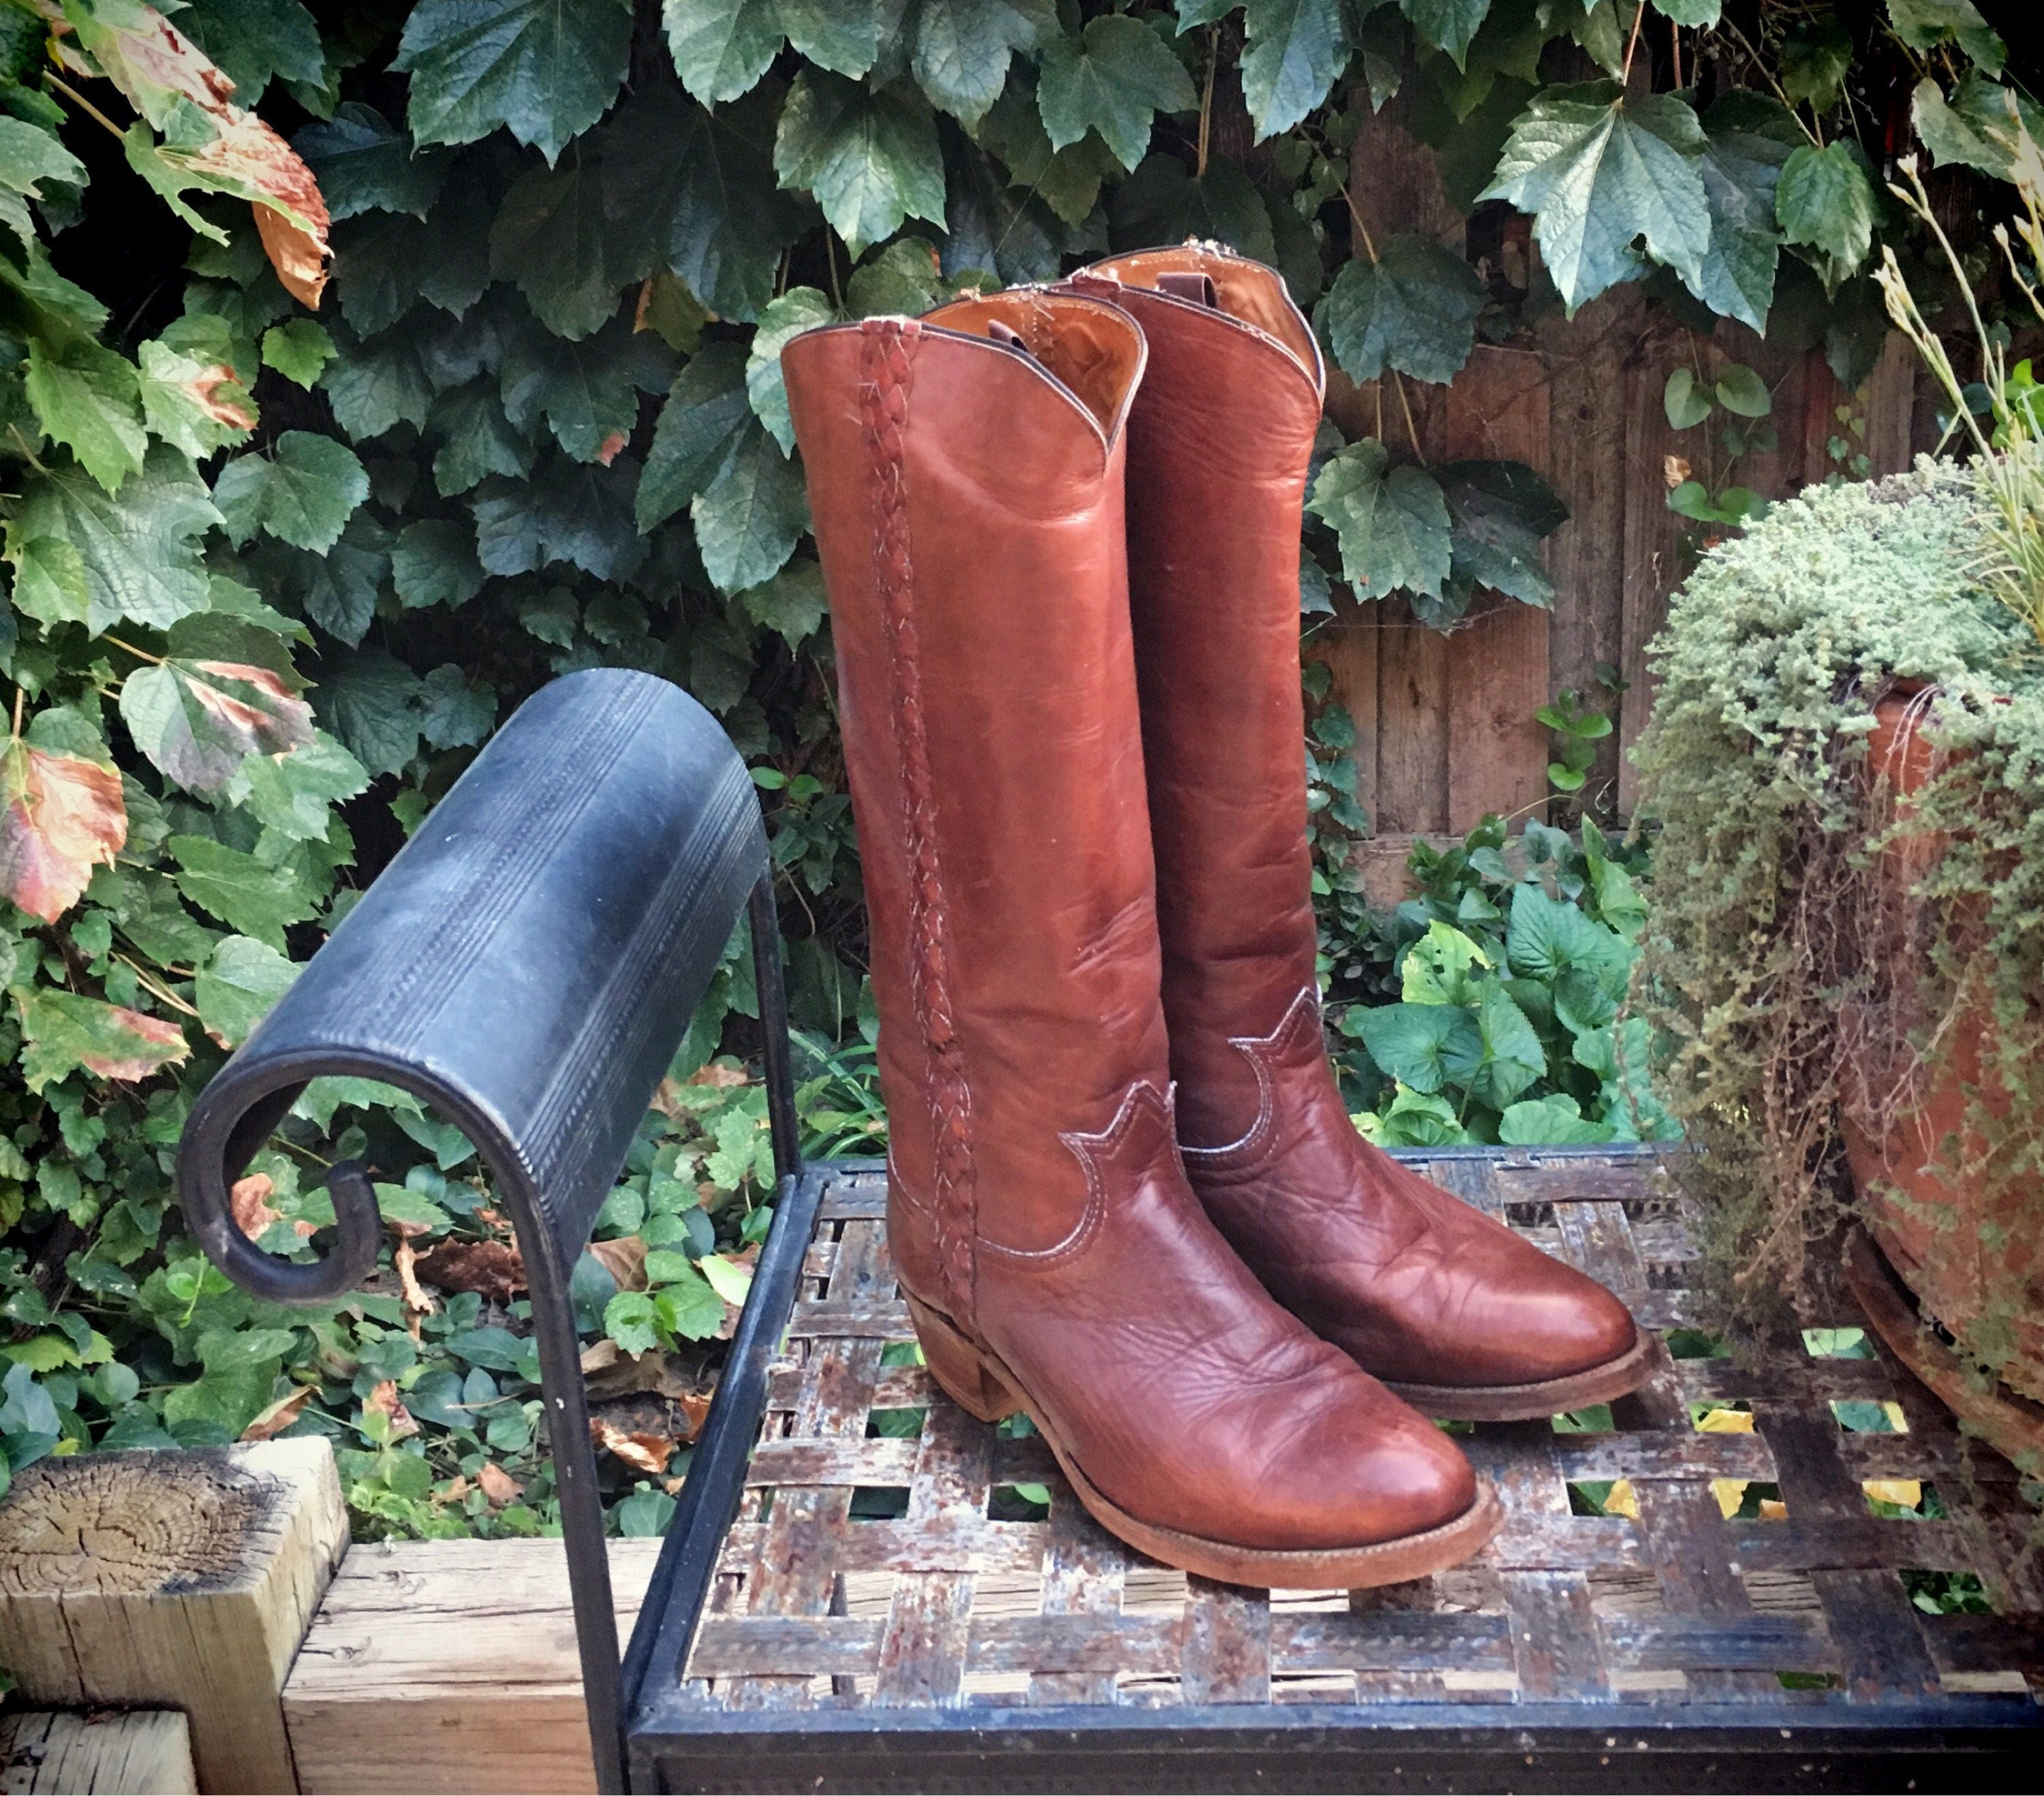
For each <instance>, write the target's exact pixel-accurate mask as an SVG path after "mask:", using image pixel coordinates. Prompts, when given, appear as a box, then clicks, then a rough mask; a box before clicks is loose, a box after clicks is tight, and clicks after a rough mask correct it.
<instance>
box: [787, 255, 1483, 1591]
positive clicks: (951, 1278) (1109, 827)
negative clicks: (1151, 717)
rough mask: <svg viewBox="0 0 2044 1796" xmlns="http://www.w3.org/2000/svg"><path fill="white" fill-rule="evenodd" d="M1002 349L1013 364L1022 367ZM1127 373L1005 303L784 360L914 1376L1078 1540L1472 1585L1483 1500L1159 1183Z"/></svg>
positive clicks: (1153, 947)
mask: <svg viewBox="0 0 2044 1796" xmlns="http://www.w3.org/2000/svg"><path fill="white" fill-rule="evenodd" d="M1018 344H1019V345H1020V346H1021V347H1022V348H1023V349H1025V350H1026V353H1025V352H1018V348H1017V346H1018ZM1143 357H1144V346H1143V339H1142V335H1141V333H1140V331H1139V329H1137V327H1136V326H1135V324H1134V322H1133V321H1131V319H1130V317H1129V316H1128V313H1125V312H1124V311H1123V310H1120V308H1119V307H1117V306H1112V305H1110V304H1108V303H1105V302H1103V301H1102V300H1100V299H1098V298H1085V297H1080V296H1076V295H1070V294H1057V293H1051V292H1047V291H1044V290H1035V289H1024V290H1019V291H1016V292H1013V293H1009V294H995V295H989V296H985V297H979V298H970V299H964V300H959V301H956V302H953V303H951V305H948V306H943V307H940V308H939V310H936V312H934V313H931V314H930V315H928V317H924V318H923V319H921V320H920V321H916V322H913V323H912V322H909V321H905V320H900V319H874V320H868V321H864V322H863V323H861V324H856V325H827V326H824V327H823V328H821V329H817V330H815V331H811V332H808V333H805V334H804V335H802V336H801V337H797V338H795V339H794V340H793V341H792V342H790V344H788V345H787V347H786V349H785V350H784V351H783V352H782V371H783V372H784V374H785V375H786V380H787V387H788V397H789V406H790V414H791V416H792V417H793V421H794V425H795V432H796V436H797V439H798V440H799V441H800V443H801V450H802V457H803V463H804V466H805V469H806V471H807V475H808V479H809V495H810V508H811V512H812V515H813V520H814V523H815V528H816V544H817V550H818V553H819V556H820V559H821V560H822V563H823V567H824V582H825V586H826V589H827V591H828V598H829V602H830V607H831V615H832V631H833V639H834V642H835V645H836V669H837V679H838V692H839V704H840V715H841V717H842V721H843V741H844V746H845V764H846V771H847V779H848V783H849V784H850V786H851V798H852V805H853V808H854V811H855V815H856V817H857V819H858V822H859V841H860V846H861V850H862V854H863V866H864V870H865V883H866V902H867V908H868V913H869V916H870V921H871V925H872V928H871V938H870V939H871V965H872V974H873V983H874V994H875V998H876V1000H877V1002H878V1009H879V1012H880V1022H881V1029H880V1040H879V1062H880V1076H881V1083H882V1089H883V1090H884V1092H885V1094H886V1098H887V1102H888V1115H889V1189H888V1215H887V1230H888V1241H889V1247H890V1249H891V1250H892V1253H893V1260H894V1263H895V1268H896V1271H897V1277H898V1279H899V1281H900V1283H901V1292H902V1295H903V1297H904V1298H905V1300H906V1301H907V1303H908V1306H909V1313H910V1314H911V1316H912V1317H913V1320H914V1322H915V1326H916V1333H917V1335H918V1336H919V1338H920V1340H921V1342H922V1344H923V1350H924V1357H925V1359H926V1361H927V1363H928V1367H929V1371H930V1374H931V1376H932V1378H933V1379H935V1380H936V1383H938V1384H939V1386H941V1387H942V1388H943V1390H945V1391H946V1392H947V1394H949V1395H950V1396H951V1398H953V1399H954V1400H955V1401H956V1402H958V1403H959V1404H960V1405H961V1406H962V1407H963V1408H964V1409H966V1410H967V1411H968V1412H969V1413H971V1414H973V1415H974V1416H976V1417H979V1418H980V1419H981V1420H982V1421H992V1420H993V1419H995V1418H997V1417H1001V1416H1005V1415H1008V1414H1011V1413H1013V1412H1014V1411H1016V1410H1017V1409H1027V1410H1028V1413H1029V1414H1030V1415H1031V1417H1032V1418H1034V1420H1035V1423H1036V1425H1037V1427H1038V1428H1039V1429H1040V1430H1041V1432H1042V1433H1043V1436H1044V1438H1045V1440H1046V1441H1047V1443H1048V1444H1049V1445H1050V1448H1051V1451H1052V1452H1054V1453H1055V1455H1056V1456H1057V1457H1058V1461H1059V1463H1060V1464H1061V1465H1062V1467H1063V1468H1064V1470H1065V1471H1066V1475H1067V1476H1068V1477H1069V1478H1070V1481H1071V1483H1072V1486H1073V1488H1074V1490H1075V1491H1076V1492H1077V1493H1078V1497H1079V1499H1080V1501H1081V1502H1083V1503H1084V1504H1085V1506H1086V1508H1087V1509H1089V1510H1090V1511H1091V1512H1092V1513H1093V1515H1094V1516H1095V1517H1097V1519H1098V1520H1099V1521H1101V1523H1102V1525H1105V1527H1107V1528H1108V1529H1111V1530H1112V1531H1113V1532H1114V1533H1116V1534H1117V1535H1119V1536H1120V1537H1121V1538H1122V1539H1124V1540H1128V1541H1129V1542H1130V1543H1131V1544H1134V1545H1135V1546H1137V1547H1139V1548H1141V1549H1143V1551H1145V1552H1152V1553H1155V1554H1156V1555H1157V1556H1159V1557H1160V1558H1162V1559H1166V1560H1167V1561H1169V1562H1170V1563H1173V1564H1174V1565H1178V1566H1181V1567H1185V1569H1187V1570H1189V1571H1198V1572H1200V1573H1201V1574H1203V1575H1206V1576H1209V1577H1213V1578H1218V1579H1227V1580H1229V1581H1231V1582H1234V1583H1262V1584H1266V1585H1269V1584H1302V1585H1308V1586H1311V1585H1321V1586H1327V1585H1336V1584H1366V1583H1385V1582H1389V1581H1391V1580H1393V1579H1402V1578H1411V1577H1415V1576H1418V1575H1420V1574H1421V1573H1423V1572H1424V1571H1431V1570H1435V1569H1438V1568H1439V1567H1441V1566H1443V1565H1447V1564H1450V1563H1454V1562H1455V1561H1457V1560H1458V1559H1462V1558H1465V1557H1466V1556H1468V1555H1469V1554H1470V1552H1473V1551H1475V1549H1476V1548H1477V1547H1478V1546H1480V1545H1481V1544H1482V1542H1483V1541H1484V1540H1486V1539H1488V1538H1489V1536H1490V1534H1491V1533H1493V1530H1494V1529H1495V1528H1496V1524H1497V1520H1498V1517H1499V1513H1500V1511H1499V1509H1498V1506H1497V1503H1496V1497H1495V1494H1494V1493H1493V1492H1491V1491H1490V1490H1489V1488H1488V1487H1487V1486H1480V1485H1479V1483H1478V1482H1477V1479H1476V1477H1475V1475H1474V1474H1473V1471H1471V1470H1470V1466H1469V1463H1468V1462H1467V1461H1466V1459H1464V1458H1463V1457H1462V1454H1461V1452H1459V1450H1458V1448H1456V1447H1455V1446H1454V1443H1453V1442H1452V1441H1450V1440H1448V1439H1447V1437H1446V1436H1443V1435H1442V1434H1441V1433H1440V1432H1439V1430H1438V1429H1435V1428H1434V1427H1433V1426H1432V1425H1431V1424H1430V1423H1428V1422H1427V1421H1425V1420H1424V1419H1423V1417H1420V1416H1418V1415H1416V1414H1415V1413H1413V1412H1412V1410H1411V1409H1408V1408H1407V1407H1406V1406H1404V1404H1402V1403H1400V1402H1398V1401H1397V1399H1396V1398H1393V1396H1392V1395H1391V1394H1389V1392H1388V1391H1386V1390H1385V1389H1384V1387H1383V1386H1381V1385H1380V1384H1378V1383H1377V1382H1376V1381H1375V1380H1374V1379H1371V1378H1370V1377H1369V1376H1367V1375H1366V1374H1365V1373H1363V1372H1362V1371H1360V1370H1358V1367H1356V1366H1355V1364H1354V1362H1353V1361H1352V1360H1351V1359H1350V1358H1349V1357H1348V1356H1346V1355H1344V1354H1343V1353H1341V1352H1339V1351H1337V1350H1336V1349H1335V1348H1332V1347H1330V1346H1329V1345H1327V1344H1326V1343H1325V1342H1324V1341H1321V1340H1316V1338H1315V1337H1314V1336H1313V1335H1312V1333H1310V1332H1309V1331H1308V1329H1305V1328H1304V1327H1303V1326H1302V1325H1301V1324H1300V1323H1299V1322H1297V1321H1296V1320H1295V1319H1294V1318H1293V1317H1290V1316H1289V1315H1287V1314H1286V1313H1285V1311H1284V1310H1281V1308H1279V1307H1278V1306H1277V1304H1276V1303H1274V1302H1273V1301H1272V1300H1271V1298H1270V1296H1269V1295H1268V1294H1267V1293H1266V1292H1265V1291H1264V1290H1263V1289H1262V1286H1259V1285H1258V1283H1256V1281H1255V1279H1254V1278H1252V1277H1251V1275H1250V1273H1249V1271H1248V1270H1247V1267H1244V1266H1243V1263H1241V1261H1240V1260H1239V1259H1238V1258H1237V1257H1236V1256H1235V1255H1234V1253H1232V1252H1231V1251H1230V1250H1229V1248H1228V1244H1227V1243H1226V1242H1225V1241H1224V1240H1223V1239H1222V1238H1221V1236H1220V1233H1219V1231H1218V1230H1217V1229H1216V1228H1215V1227H1214V1225H1213V1224H1212V1221H1210V1220H1209V1219H1208V1217H1207V1215H1206V1213H1205V1212H1204V1210H1202V1209H1201V1206H1200V1204H1199V1202H1198V1200H1197V1198H1195V1197H1194V1196H1193V1193H1192V1190H1191V1188H1190V1186H1188V1184H1187V1183H1186V1182H1185V1168H1184V1165H1183V1163H1182V1161H1181V1160H1180V1158H1179V1156H1178V1148H1177V1141H1176V1125H1175V1124H1174V1120H1173V1113H1172V1105H1171V1099H1170V1050H1169V1045H1168V1043H1167V1041H1166V1036H1165V1030H1164V1015H1163V1009H1162V1002H1161V1000H1160V996H1159V977H1160V974H1159V960H1158V936H1157V919H1156V907H1155V890H1156V886H1155V867H1154V864H1153V862H1152V860H1151V844H1150V833H1149V819H1148V809H1147V799H1146V797H1145V790H1144V783H1143V759H1142V739H1141V728H1140V722H1139V712H1138V706H1137V701H1136V692H1135V654H1134V649H1133V647H1132V644H1131V640H1130V635H1129V618H1128V565H1127V559H1126V549H1125V538H1124V508H1123V485H1122V482H1123V469H1124V455H1125V437H1124V429H1123V421H1124V416H1125V414H1126V412H1127V409H1128V402H1129V399H1130V397H1131V394H1132V392H1133V391H1134V390H1135V386H1136V383H1137V381H1138V379H1139V377H1140V375H1141V372H1142V369H1143Z"/></svg>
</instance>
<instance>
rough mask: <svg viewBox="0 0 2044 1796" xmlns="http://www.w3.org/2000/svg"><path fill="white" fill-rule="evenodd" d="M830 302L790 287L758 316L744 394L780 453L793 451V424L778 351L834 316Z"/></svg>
mask: <svg viewBox="0 0 2044 1796" xmlns="http://www.w3.org/2000/svg"><path fill="white" fill-rule="evenodd" d="M836 315H837V314H836V311H835V310H834V309H833V308H832V305H831V302H830V300H829V298H828V297H827V296H826V295H825V294H821V293H819V292H818V291H817V290H816V289H815V288H814V287H790V289H789V290H787V291H786V293H784V294H782V295H781V297H780V298H778V299H776V300H774V302H773V303H772V304H770V306H767V309H766V310H764V311H763V312H762V313H760V314H759V329H757V330H756V331H755V332H754V333H752V344H751V348H750V349H749V350H748V351H747V353H746V357H745V392H746V397H747V398H748V399H750V400H751V404H752V410H753V412H754V414H755V416H756V417H758V418H759V421H760V422H761V423H762V424H763V425H766V426H767V429H768V430H769V431H770V433H772V435H773V437H774V441H775V442H776V443H778V444H780V446H781V453H782V455H784V456H786V455H792V454H793V453H794V449H795V425H794V421H793V420H792V419H791V418H790V417H789V416H788V388H787V385H786V383H785V382H784V381H783V380H782V378H781V351H782V348H783V347H784V346H785V345H786V344H787V343H788V341H789V340H790V339H791V338H793V337H799V336H801V333H803V332H804V331H805V330H810V329H814V328H815V327H816V325H827V324H828V323H829V322H830V321H831V320H832V318H834V317H836Z"/></svg>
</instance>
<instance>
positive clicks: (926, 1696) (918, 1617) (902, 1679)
mask: <svg viewBox="0 0 2044 1796" xmlns="http://www.w3.org/2000/svg"><path fill="white" fill-rule="evenodd" d="M992 1467H993V1430H992V1429H989V1428H988V1427H987V1426H986V1425H985V1424H984V1423H982V1422H978V1421H974V1420H973V1419H972V1417H970V1416H968V1415H966V1413H965V1412H964V1411H963V1410H962V1409H959V1408H958V1407H957V1406H955V1404H951V1403H944V1404H939V1405H938V1406H935V1407H933V1408H932V1409H931V1411H930V1413H929V1416H928V1419H927V1420H926V1421H924V1424H923V1436H922V1440H921V1442H920V1452H919V1453H918V1455H917V1456H916V1471H915V1477H914V1481H913V1483H912V1484H911V1486H909V1510H908V1517H909V1521H912V1522H914V1521H932V1522H939V1523H942V1522H949V1523H951V1524H953V1525H959V1524H963V1525H974V1526H978V1527H984V1526H985V1525H986V1506H987V1500H988V1497H989V1494H990V1493H989V1483H990V1473H991V1470H992ZM972 1586H973V1575H972V1573H971V1571H970V1570H959V1569H955V1568H951V1567H943V1568H938V1567H932V1568H931V1569H929V1570H927V1571H917V1572H914V1573H912V1574H910V1575H907V1576H905V1577H903V1578H902V1579H901V1580H900V1581H899V1582H898V1583H897V1584H896V1585H895V1586H894V1595H893V1602H891V1603H890V1604H889V1607H888V1612H887V1628H886V1633H885V1634H884V1635H883V1636H882V1638H881V1643H880V1670H879V1681H878V1685H877V1686H876V1687H875V1689H874V1702H878V1703H881V1704H883V1705H886V1706H902V1705H905V1704H908V1705H920V1704H928V1703H936V1704H938V1705H940V1706H943V1705H949V1704H952V1703H955V1702H958V1700H959V1697H960V1694H962V1690H963V1677H964V1672H965V1660H966V1621H967V1618H968V1617H970V1614H971V1613H972Z"/></svg>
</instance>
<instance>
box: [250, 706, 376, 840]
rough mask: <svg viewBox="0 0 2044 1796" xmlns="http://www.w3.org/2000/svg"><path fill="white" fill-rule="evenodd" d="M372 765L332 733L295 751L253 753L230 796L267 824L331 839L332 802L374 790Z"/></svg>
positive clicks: (301, 836)
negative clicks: (347, 747) (370, 767)
mask: <svg viewBox="0 0 2044 1796" xmlns="http://www.w3.org/2000/svg"><path fill="white" fill-rule="evenodd" d="M368 786H369V770H368V769H367V767H363V764H362V763H360V762H359V761H358V760H356V759H355V757H354V756H352V755H351V754H350V753H349V752H348V751H347V750H346V749H345V748H343V747H342V746H341V745H340V744H339V743H338V742H336V740H334V739H333V738H332V736H328V735H327V734H326V733H325V732H324V731H322V730H315V731H313V735H312V740H310V741H309V742H308V743H306V744H305V746H304V747H303V748H299V749H298V750H297V751H296V752H294V753H292V754H289V755H252V756H249V758H248V760H245V761H244V762H243V763H241V771H240V772H239V773H237V774H236V775H235V776H234V779H233V781H232V783H231V784H230V785H229V787H228V796H229V798H232V800H233V801H234V802H235V803H236V804H238V805H245V806H248V809H249V810H250V811H251V812H252V813H253V814H254V815H255V817H256V819H257V820H258V821H259V822H260V823H261V824H262V825H263V827H264V828H265V829H274V830H275V831H277V833H279V835H282V836H289V837H290V839H291V840H293V841H294V842H318V841H324V840H325V839H326V836H327V833H328V830H329V829H331V828H332V825H333V814H332V807H333V806H336V805H337V804H340V803H341V802H343V801H344V800H345V799H348V798H354V797H355V796H356V795H357V794H359V793H361V792H364V791H366V790H368Z"/></svg>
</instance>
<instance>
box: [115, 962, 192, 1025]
mask: <svg viewBox="0 0 2044 1796" xmlns="http://www.w3.org/2000/svg"><path fill="white" fill-rule="evenodd" d="M113 958H114V959H115V960H117V961H119V962H120V963H121V965H122V966H124V967H127V968H128V970H129V971H130V972H132V973H133V974H134V975H135V977H136V979H137V980H139V981H140V983H141V985H142V987H143V989H144V990H146V991H148V992H149V993H150V994H152V995H153V996H154V997H156V998H158V999H159V1000H160V1001H161V1002H163V1003H165V1004H167V1005H169V1006H170V1007H171V1009H172V1010H182V1011H183V1013H185V1014H186V1016H187V1017H197V1016H198V1011H197V1010H194V1009H193V1008H192V1006H190V1005H189V1004H187V1003H186V1002H185V1001H184V1000H183V998H180V997H179V996H178V994H176V993H175V992H174V991H167V990H164V988H163V986H159V984H157V983H156V981H155V980H154V979H151V978H150V977H149V975H148V974H147V973H145V972H144V971H143V970H142V969H141V968H140V967H138V966H136V964H135V963H134V962H133V961H132V960H129V958H128V956H126V955H125V954H117V955H115V956H114V957H113Z"/></svg>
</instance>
